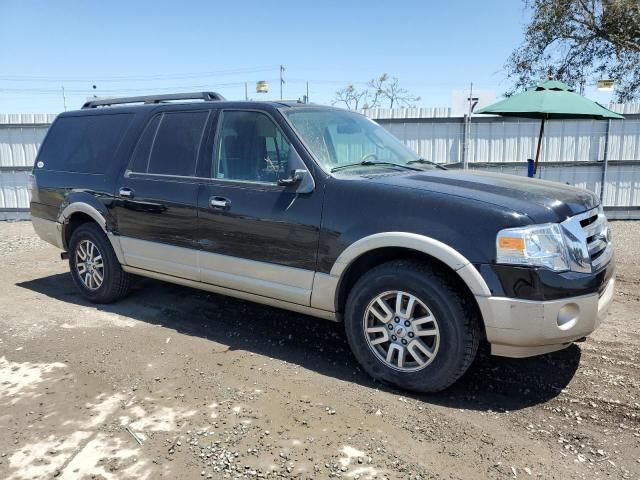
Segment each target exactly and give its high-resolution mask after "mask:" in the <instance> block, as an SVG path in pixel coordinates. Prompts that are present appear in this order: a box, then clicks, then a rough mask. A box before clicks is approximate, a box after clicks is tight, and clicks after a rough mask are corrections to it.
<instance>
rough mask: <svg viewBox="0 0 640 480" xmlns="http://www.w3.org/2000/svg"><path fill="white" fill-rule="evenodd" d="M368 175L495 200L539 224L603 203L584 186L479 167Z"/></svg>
mask: <svg viewBox="0 0 640 480" xmlns="http://www.w3.org/2000/svg"><path fill="white" fill-rule="evenodd" d="M367 178H369V179H370V180H371V181H373V182H376V183H383V184H388V185H395V186H398V187H405V188H412V189H417V190H425V191H430V192H436V193H442V194H445V195H456V196H459V197H464V198H469V199H471V200H475V201H480V202H485V203H491V204H493V205H497V206H500V207H502V208H504V209H505V210H509V211H512V212H515V213H519V214H523V215H527V216H529V218H531V219H532V220H533V221H534V222H535V223H545V222H561V221H563V220H565V219H566V218H568V217H571V216H573V215H576V214H578V213H582V212H584V211H586V210H590V209H592V208H595V207H597V206H598V204H599V200H598V198H597V197H596V195H595V194H593V193H591V192H589V191H587V190H583V189H581V188H577V187H572V186H570V185H564V184H562V183H556V182H548V181H545V180H538V179H534V178H527V177H518V176H515V175H505V174H502V173H489V172H480V171H477V170H475V171H474V170H426V171H422V172H411V173H399V174H397V175H371V176H367Z"/></svg>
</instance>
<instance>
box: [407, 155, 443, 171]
mask: <svg viewBox="0 0 640 480" xmlns="http://www.w3.org/2000/svg"><path fill="white" fill-rule="evenodd" d="M415 163H420V164H422V165H433V166H434V167H436V168H439V169H441V170H449V169H448V168H447V167H443V166H442V165H440V164H439V163H436V162H432V161H431V160H425V159H424V158H418V159H417V160H409V161H408V162H407V165H413V164H415Z"/></svg>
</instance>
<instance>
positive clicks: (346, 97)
mask: <svg viewBox="0 0 640 480" xmlns="http://www.w3.org/2000/svg"><path fill="white" fill-rule="evenodd" d="M368 94H369V92H368V91H367V90H356V87H354V86H353V85H347V86H346V87H344V88H341V89H340V90H338V91H337V92H336V96H335V98H334V100H333V104H334V105H335V104H337V103H344V104H345V106H346V107H347V108H348V109H349V110H357V109H358V107H359V106H360V102H362V101H363V100H366V98H367V96H368Z"/></svg>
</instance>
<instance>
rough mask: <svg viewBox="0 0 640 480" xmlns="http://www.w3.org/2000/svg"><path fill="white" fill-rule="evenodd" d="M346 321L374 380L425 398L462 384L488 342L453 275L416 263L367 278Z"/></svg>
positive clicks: (378, 270) (351, 300)
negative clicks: (483, 340)
mask: <svg viewBox="0 0 640 480" xmlns="http://www.w3.org/2000/svg"><path fill="white" fill-rule="evenodd" d="M412 296H413V297H414V299H415V300H413V301H411V300H410V299H411V297H412ZM399 297H400V299H401V300H400V309H399V310H398V309H396V308H395V305H396V301H397V299H398V298H399ZM378 300H381V301H382V303H380V302H379V301H378ZM410 305H412V307H411V306H410ZM384 306H386V307H387V308H386V309H385V308H384ZM409 309H412V310H411V311H409ZM389 311H390V312H391V314H392V315H391V317H389ZM382 317H384V318H382ZM385 320H389V321H388V322H386V323H385ZM398 320H399V321H398ZM344 321H345V330H346V334H347V339H348V341H349V345H350V346H351V349H352V351H353V353H354V355H355V357H356V359H357V360H358V362H359V363H360V365H362V367H363V368H364V370H365V371H366V372H367V373H368V374H369V375H371V376H372V377H373V378H375V379H377V380H380V381H382V382H384V383H387V384H390V385H394V386H396V387H400V388H402V389H407V390H411V391H415V392H421V393H427V392H438V391H441V390H444V389H446V388H447V387H449V386H451V385H452V384H453V383H455V382H456V381H457V380H458V379H459V378H460V377H461V376H462V375H463V374H464V372H466V371H467V369H468V368H469V366H470V365H471V363H472V362H473V360H474V358H475V356H476V353H477V351H478V344H479V341H480V323H479V317H478V313H477V308H476V306H475V305H474V304H473V303H472V301H471V299H470V298H469V297H468V295H467V294H466V292H463V291H461V289H460V287H459V286H458V282H457V281H456V280H454V279H453V278H452V277H451V275H450V274H449V273H448V272H445V271H440V270H438V269H434V268H432V267H431V266H430V265H429V264H427V263H421V262H417V261H411V260H396V261H392V262H388V263H385V264H382V265H380V266H378V267H375V268H373V269H371V270H369V271H368V272H367V273H365V274H364V275H363V276H362V277H361V278H360V279H359V280H358V282H357V283H356V284H355V285H354V287H353V288H352V290H351V292H350V293H349V296H348V299H347V305H346V310H345V318H344ZM390 325H391V326H392V327H393V328H392V329H391V328H390V327H389V326H390ZM381 327H382V329H383V330H388V331H385V332H383V330H381V329H380V328H381ZM385 335H386V339H385ZM394 339H395V340H394ZM401 342H402V343H401ZM392 345H394V346H392ZM402 349H404V353H402ZM390 350H393V353H392V354H391V357H390V358H389V357H388V355H389V351H390ZM401 356H403V359H402V360H400V357H401Z"/></svg>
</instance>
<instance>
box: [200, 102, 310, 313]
mask: <svg viewBox="0 0 640 480" xmlns="http://www.w3.org/2000/svg"><path fill="white" fill-rule="evenodd" d="M217 125H218V126H217V134H216V136H215V137H216V141H215V142H214V145H213V148H212V150H213V151H212V152H211V153H212V154H211V179H210V180H208V181H207V182H206V183H204V184H203V185H202V186H201V187H200V191H199V194H198V222H199V235H200V245H201V256H200V260H199V266H200V269H201V278H202V281H204V282H207V283H211V284H214V285H219V286H224V287H227V288H232V289H235V290H240V291H245V292H249V293H254V294H258V295H262V296H266V297H270V298H276V299H279V300H284V301H287V302H292V303H297V304H301V305H309V304H310V296H311V288H312V284H313V275H314V271H315V267H316V256H317V249H318V237H319V229H320V217H321V210H322V191H321V190H320V189H315V190H313V191H311V192H310V193H298V192H297V189H296V187H295V186H280V185H278V179H281V178H285V177H288V176H290V170H291V169H293V168H300V167H304V164H299V165H291V164H290V163H291V162H292V160H291V159H296V160H295V161H296V162H299V161H300V157H298V156H297V155H294V153H295V152H292V149H293V146H292V145H291V143H290V142H289V140H288V139H287V137H286V136H285V135H284V134H283V132H282V130H281V129H280V128H279V127H278V125H277V124H276V122H275V121H274V119H273V118H272V117H271V116H269V115H267V114H266V113H264V112H259V111H250V110H225V111H223V112H221V114H220V117H219V119H218V122H217Z"/></svg>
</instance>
